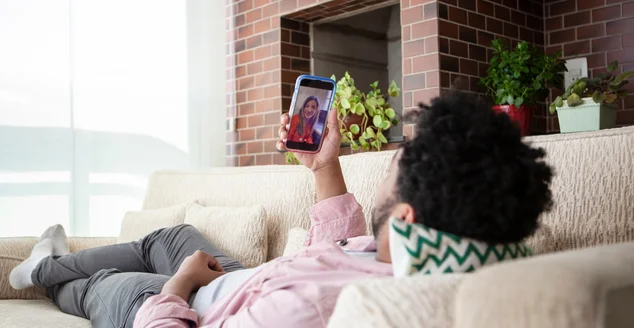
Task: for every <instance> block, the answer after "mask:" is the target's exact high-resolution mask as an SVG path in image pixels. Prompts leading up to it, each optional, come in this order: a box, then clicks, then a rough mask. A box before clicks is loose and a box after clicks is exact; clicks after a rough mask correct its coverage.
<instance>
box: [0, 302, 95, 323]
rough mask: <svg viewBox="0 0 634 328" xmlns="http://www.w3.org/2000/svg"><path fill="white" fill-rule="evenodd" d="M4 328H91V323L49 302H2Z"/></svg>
mask: <svg viewBox="0 0 634 328" xmlns="http://www.w3.org/2000/svg"><path fill="white" fill-rule="evenodd" d="M0 327H2V328H32V327H47V328H90V327H91V325H90V321H88V320H86V319H84V318H80V317H75V316H72V315H69V314H65V313H63V312H62V311H60V310H59V308H57V306H55V304H53V303H51V301H48V300H1V301H0Z"/></svg>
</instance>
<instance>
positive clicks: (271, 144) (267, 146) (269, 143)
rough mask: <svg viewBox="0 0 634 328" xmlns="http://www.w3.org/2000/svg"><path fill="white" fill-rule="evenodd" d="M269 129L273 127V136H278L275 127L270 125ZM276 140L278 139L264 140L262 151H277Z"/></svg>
mask: <svg viewBox="0 0 634 328" xmlns="http://www.w3.org/2000/svg"><path fill="white" fill-rule="evenodd" d="M271 129H275V138H277V137H278V135H277V129H276V128H274V127H271ZM277 141H278V140H265V141H264V142H263V143H264V152H265V153H273V152H276V151H278V150H277Z"/></svg>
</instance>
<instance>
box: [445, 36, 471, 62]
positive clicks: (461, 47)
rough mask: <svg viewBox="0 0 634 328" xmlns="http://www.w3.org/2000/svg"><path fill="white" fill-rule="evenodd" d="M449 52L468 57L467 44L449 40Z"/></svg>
mask: <svg viewBox="0 0 634 328" xmlns="http://www.w3.org/2000/svg"><path fill="white" fill-rule="evenodd" d="M449 53H450V54H451V55H454V56H458V57H463V58H468V57H469V44H468V43H465V42H462V41H456V40H449Z"/></svg>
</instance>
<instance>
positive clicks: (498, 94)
mask: <svg viewBox="0 0 634 328" xmlns="http://www.w3.org/2000/svg"><path fill="white" fill-rule="evenodd" d="M505 92H506V90H505V89H498V92H496V93H495V95H496V96H498V97H502V95H503V94H504V93H505Z"/></svg>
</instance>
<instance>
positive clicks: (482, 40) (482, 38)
mask: <svg viewBox="0 0 634 328" xmlns="http://www.w3.org/2000/svg"><path fill="white" fill-rule="evenodd" d="M493 38H494V36H493V34H491V33H486V32H482V31H478V44H479V45H481V46H485V47H490V46H491V42H492V41H493Z"/></svg>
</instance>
